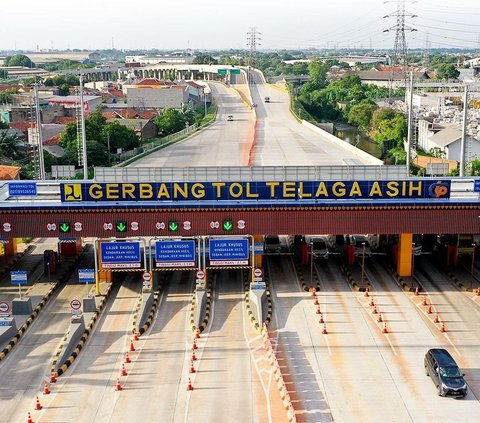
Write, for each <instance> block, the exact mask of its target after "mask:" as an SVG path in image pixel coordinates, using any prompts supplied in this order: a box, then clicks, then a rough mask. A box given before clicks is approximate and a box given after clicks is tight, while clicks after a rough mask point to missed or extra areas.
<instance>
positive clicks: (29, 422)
mask: <svg viewBox="0 0 480 423" xmlns="http://www.w3.org/2000/svg"><path fill="white" fill-rule="evenodd" d="M27 423H33V420H32V416H31V415H30V413H28V417H27Z"/></svg>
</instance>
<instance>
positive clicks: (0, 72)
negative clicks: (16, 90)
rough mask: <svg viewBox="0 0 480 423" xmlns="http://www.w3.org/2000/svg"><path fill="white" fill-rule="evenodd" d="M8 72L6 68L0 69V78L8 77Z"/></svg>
mask: <svg viewBox="0 0 480 423" xmlns="http://www.w3.org/2000/svg"><path fill="white" fill-rule="evenodd" d="M7 78H8V72H7V71H6V70H5V69H0V79H7Z"/></svg>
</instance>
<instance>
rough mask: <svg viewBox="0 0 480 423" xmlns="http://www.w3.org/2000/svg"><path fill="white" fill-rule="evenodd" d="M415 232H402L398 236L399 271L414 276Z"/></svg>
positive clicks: (401, 274)
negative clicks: (413, 243)
mask: <svg viewBox="0 0 480 423" xmlns="http://www.w3.org/2000/svg"><path fill="white" fill-rule="evenodd" d="M412 242H413V234H400V235H399V237H398V257H397V273H398V274H399V275H400V276H412V254H413V245H412Z"/></svg>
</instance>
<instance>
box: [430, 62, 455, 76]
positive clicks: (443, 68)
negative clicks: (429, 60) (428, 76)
mask: <svg viewBox="0 0 480 423" xmlns="http://www.w3.org/2000/svg"><path fill="white" fill-rule="evenodd" d="M435 75H436V76H437V78H438V79H456V78H458V75H460V72H459V71H458V70H457V69H456V68H455V65H454V64H453V63H441V64H440V65H438V66H437V68H436V69H435Z"/></svg>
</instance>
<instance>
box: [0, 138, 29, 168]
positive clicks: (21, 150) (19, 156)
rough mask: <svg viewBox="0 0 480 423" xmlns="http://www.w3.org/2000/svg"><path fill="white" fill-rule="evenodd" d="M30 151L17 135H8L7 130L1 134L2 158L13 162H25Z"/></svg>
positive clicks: (0, 149) (0, 155)
mask: <svg viewBox="0 0 480 423" xmlns="http://www.w3.org/2000/svg"><path fill="white" fill-rule="evenodd" d="M27 154H28V149H27V147H26V146H25V144H24V143H23V142H21V141H20V140H19V139H18V138H17V136H16V135H12V134H8V132H7V131H6V130H3V131H1V132H0V157H4V158H7V159H8V160H11V161H18V160H24V159H25V158H26V157H27Z"/></svg>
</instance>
